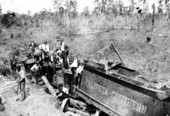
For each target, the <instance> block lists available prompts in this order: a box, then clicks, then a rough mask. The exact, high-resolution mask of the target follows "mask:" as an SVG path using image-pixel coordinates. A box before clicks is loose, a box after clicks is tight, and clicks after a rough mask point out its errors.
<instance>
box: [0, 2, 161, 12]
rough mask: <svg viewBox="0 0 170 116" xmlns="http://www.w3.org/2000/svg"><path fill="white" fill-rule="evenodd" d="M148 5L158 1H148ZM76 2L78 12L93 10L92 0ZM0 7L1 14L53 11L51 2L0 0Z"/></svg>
mask: <svg viewBox="0 0 170 116" xmlns="http://www.w3.org/2000/svg"><path fill="white" fill-rule="evenodd" d="M122 1H123V2H124V4H127V5H128V4H129V2H128V1H130V0H122ZM148 1H149V3H150V4H152V3H153V2H156V1H158V0H148ZM77 2H78V8H77V10H78V12H82V11H83V8H84V7H85V6H88V7H89V9H90V10H92V9H93V8H94V0H77ZM0 5H1V7H2V12H3V13H5V12H7V11H9V10H10V11H14V12H18V13H28V10H30V11H31V13H32V14H34V13H35V12H39V11H41V10H43V9H44V8H46V9H47V10H49V9H51V11H53V8H54V7H53V0H0Z"/></svg>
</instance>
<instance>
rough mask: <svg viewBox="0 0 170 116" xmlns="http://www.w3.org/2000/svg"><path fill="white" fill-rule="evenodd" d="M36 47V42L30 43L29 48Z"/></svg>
mask: <svg viewBox="0 0 170 116" xmlns="http://www.w3.org/2000/svg"><path fill="white" fill-rule="evenodd" d="M35 47H36V43H35V42H34V40H31V41H30V44H29V48H33V49H34V48H35Z"/></svg>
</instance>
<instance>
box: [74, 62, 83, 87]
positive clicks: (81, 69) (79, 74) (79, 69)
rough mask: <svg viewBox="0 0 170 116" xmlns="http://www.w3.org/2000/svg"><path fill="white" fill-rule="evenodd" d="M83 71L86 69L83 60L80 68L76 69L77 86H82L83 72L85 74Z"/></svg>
mask: <svg viewBox="0 0 170 116" xmlns="http://www.w3.org/2000/svg"><path fill="white" fill-rule="evenodd" d="M83 69H84V61H83V60H82V59H81V60H80V61H79V66H78V68H77V69H76V74H75V76H76V78H75V85H76V86H78V87H80V84H81V78H82V72H83Z"/></svg>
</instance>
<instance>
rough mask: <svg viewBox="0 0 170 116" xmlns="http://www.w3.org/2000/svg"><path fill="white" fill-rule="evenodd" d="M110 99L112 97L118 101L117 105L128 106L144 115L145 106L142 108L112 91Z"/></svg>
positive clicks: (140, 105)
mask: <svg viewBox="0 0 170 116" xmlns="http://www.w3.org/2000/svg"><path fill="white" fill-rule="evenodd" d="M112 97H114V98H115V99H116V100H118V101H119V103H120V104H122V105H125V106H128V107H130V108H132V109H134V110H136V111H138V112H140V113H142V114H145V113H146V109H147V106H144V105H142V104H140V103H138V102H136V101H134V100H132V99H129V98H127V97H125V96H123V95H121V94H119V93H116V92H114V91H112Z"/></svg>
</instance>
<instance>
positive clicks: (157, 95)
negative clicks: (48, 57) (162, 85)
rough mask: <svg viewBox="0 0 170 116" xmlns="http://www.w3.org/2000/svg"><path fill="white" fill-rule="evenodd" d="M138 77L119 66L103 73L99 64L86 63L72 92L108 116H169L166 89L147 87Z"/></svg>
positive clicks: (169, 110) (169, 98)
mask: <svg viewBox="0 0 170 116" xmlns="http://www.w3.org/2000/svg"><path fill="white" fill-rule="evenodd" d="M138 76H140V74H139V73H138V72H137V71H135V70H132V69H129V68H127V67H124V66H122V65H115V66H114V67H113V72H112V73H109V74H107V73H106V72H105V71H104V70H102V66H101V65H98V64H96V63H91V62H90V63H89V62H88V61H86V63H85V66H84V70H83V73H82V78H81V84H80V86H79V87H75V93H76V94H77V95H78V96H80V97H81V98H83V99H84V100H85V101H86V102H87V103H88V104H92V105H94V106H95V107H97V108H98V109H99V110H101V111H103V112H105V113H106V114H108V115H110V116H170V94H168V91H169V89H168V88H166V89H164V90H161V89H154V88H150V87H149V86H148V85H149V84H146V83H143V82H140V81H138V80H137V79H136V77H138ZM146 85H147V86H146Z"/></svg>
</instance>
